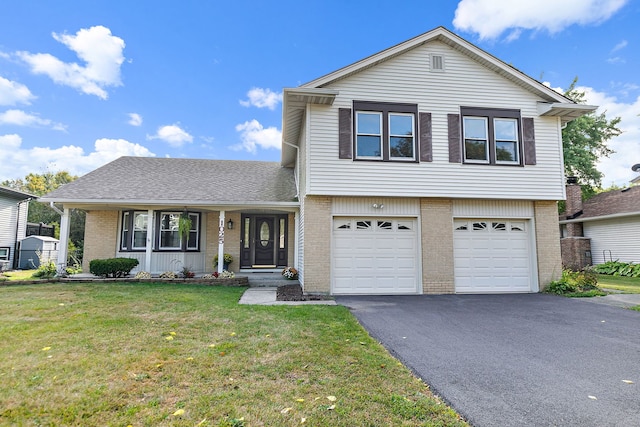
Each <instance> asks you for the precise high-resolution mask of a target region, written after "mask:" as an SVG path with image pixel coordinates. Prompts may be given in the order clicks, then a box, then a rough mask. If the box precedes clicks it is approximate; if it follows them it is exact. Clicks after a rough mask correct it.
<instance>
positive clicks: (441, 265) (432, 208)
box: [420, 199, 455, 294]
mask: <svg viewBox="0 0 640 427" xmlns="http://www.w3.org/2000/svg"><path fill="white" fill-rule="evenodd" d="M452 215H453V212H452V203H451V200H449V199H421V200H420V216H421V221H420V222H421V227H422V236H421V239H422V290H423V292H424V293H425V294H451V293H454V292H455V284H454V268H453V223H452V221H453V220H452Z"/></svg>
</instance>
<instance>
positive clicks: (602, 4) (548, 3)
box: [453, 0, 628, 40]
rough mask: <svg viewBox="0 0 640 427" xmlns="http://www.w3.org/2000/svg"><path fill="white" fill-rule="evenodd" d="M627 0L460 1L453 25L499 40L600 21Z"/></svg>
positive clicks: (481, 37) (485, 37)
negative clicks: (525, 33)
mask: <svg viewBox="0 0 640 427" xmlns="http://www.w3.org/2000/svg"><path fill="white" fill-rule="evenodd" d="M627 2H628V0H562V1H558V0H536V1H513V0H461V1H460V2H459V3H458V7H457V9H456V12H455V18H454V19H453V25H454V26H455V27H456V28H457V29H458V30H461V31H466V32H473V33H477V34H478V36H479V37H480V39H483V40H485V39H496V38H499V37H500V36H501V35H502V34H503V33H504V32H505V31H507V30H510V32H509V35H508V36H507V40H514V39H517V38H518V37H519V36H520V34H521V33H522V31H523V30H533V31H545V30H546V31H548V32H549V33H552V34H553V33H557V32H560V31H562V30H563V29H565V28H566V27H569V26H571V25H574V24H579V25H588V24H597V23H600V22H602V21H606V20H607V19H609V18H610V17H611V16H612V15H613V14H614V13H616V12H617V11H618V10H620V8H622V6H624V5H625V4H626V3H627Z"/></svg>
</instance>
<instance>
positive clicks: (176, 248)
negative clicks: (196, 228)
mask: <svg viewBox="0 0 640 427" xmlns="http://www.w3.org/2000/svg"><path fill="white" fill-rule="evenodd" d="M166 215H176V216H177V217H178V221H179V220H180V212H173V211H162V212H160V226H159V227H158V250H161V251H179V250H181V249H182V236H180V232H179V231H178V229H177V228H176V229H175V230H172V229H166V228H163V223H164V221H163V219H164V217H165V216H166ZM169 221H171V219H169ZM163 232H169V233H174V232H175V233H178V236H179V239H178V246H163V245H162V233H163Z"/></svg>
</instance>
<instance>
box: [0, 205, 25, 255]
mask: <svg viewBox="0 0 640 427" xmlns="http://www.w3.org/2000/svg"><path fill="white" fill-rule="evenodd" d="M19 202H20V200H18V199H14V198H10V197H7V198H5V197H3V196H0V247H2V248H9V259H8V261H9V265H11V264H12V263H13V258H14V257H15V248H16V225H17V226H18V233H17V234H18V241H20V240H22V239H24V238H25V234H26V230H27V209H28V206H29V204H28V203H20V208H19V209H18V203H19ZM18 210H19V215H20V218H19V219H18Z"/></svg>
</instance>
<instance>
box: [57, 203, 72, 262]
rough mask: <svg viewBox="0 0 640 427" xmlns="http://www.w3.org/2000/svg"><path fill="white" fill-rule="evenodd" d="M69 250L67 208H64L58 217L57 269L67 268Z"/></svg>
mask: <svg viewBox="0 0 640 427" xmlns="http://www.w3.org/2000/svg"><path fill="white" fill-rule="evenodd" d="M68 248H69V208H64V211H63V212H62V215H61V216H60V247H59V248H58V268H64V267H66V266H67V255H68V254H67V250H68Z"/></svg>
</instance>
